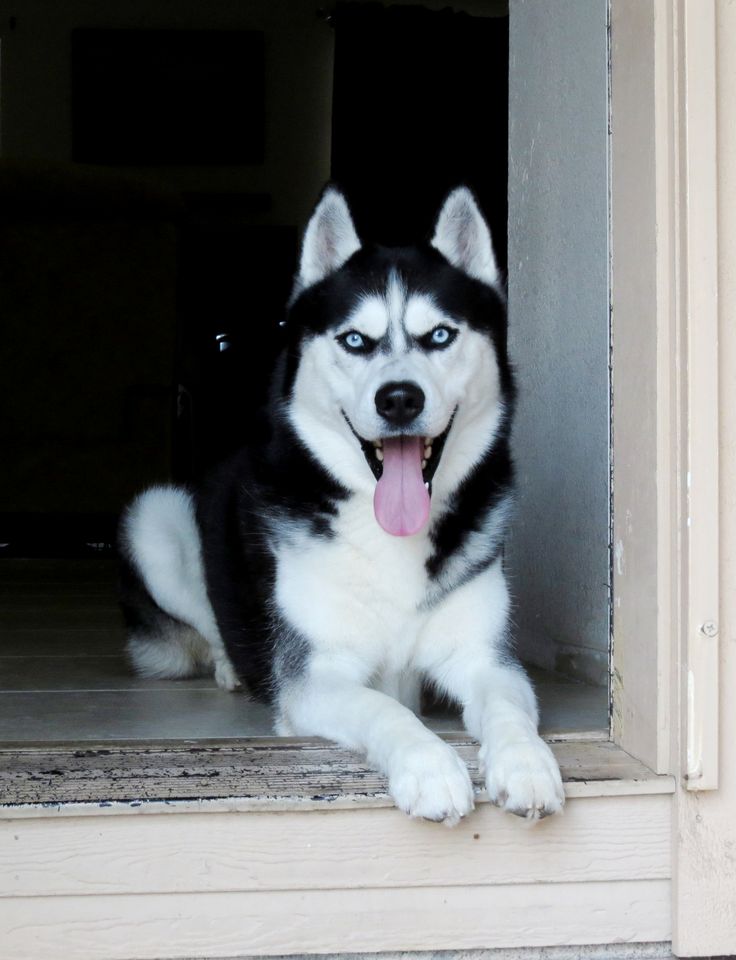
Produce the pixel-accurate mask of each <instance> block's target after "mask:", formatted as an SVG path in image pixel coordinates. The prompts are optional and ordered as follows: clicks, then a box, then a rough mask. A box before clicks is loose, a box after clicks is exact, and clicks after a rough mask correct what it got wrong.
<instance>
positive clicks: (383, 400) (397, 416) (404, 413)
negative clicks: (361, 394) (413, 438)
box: [376, 380, 424, 427]
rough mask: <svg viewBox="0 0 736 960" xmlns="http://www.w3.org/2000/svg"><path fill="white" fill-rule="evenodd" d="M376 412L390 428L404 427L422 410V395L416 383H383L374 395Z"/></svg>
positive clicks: (405, 381) (406, 381) (407, 381)
mask: <svg viewBox="0 0 736 960" xmlns="http://www.w3.org/2000/svg"><path fill="white" fill-rule="evenodd" d="M376 410H378V412H379V413H380V415H381V416H382V417H383V419H384V420H386V421H387V422H388V423H390V424H391V426H392V427H405V426H406V425H407V424H409V423H411V422H412V420H416V418H417V417H418V416H419V414H420V413H421V412H422V410H424V394H423V393H422V391H421V389H420V388H419V387H418V386H417V385H416V383H411V382H410V381H409V380H402V381H401V382H400V383H385V384H384V385H383V386H382V387H381V389H380V390H379V391H378V392H377V393H376Z"/></svg>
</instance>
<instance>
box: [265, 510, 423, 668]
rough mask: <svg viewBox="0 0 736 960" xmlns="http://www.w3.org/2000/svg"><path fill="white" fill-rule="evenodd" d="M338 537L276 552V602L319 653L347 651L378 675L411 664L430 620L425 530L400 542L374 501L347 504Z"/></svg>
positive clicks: (293, 542) (289, 544)
mask: <svg viewBox="0 0 736 960" xmlns="http://www.w3.org/2000/svg"><path fill="white" fill-rule="evenodd" d="M334 531H335V536H334V537H332V538H330V539H324V538H315V537H311V536H309V535H308V534H307V533H303V534H299V535H298V536H296V537H290V538H289V539H288V541H286V540H285V541H284V542H282V544H281V546H280V547H279V548H278V550H277V563H276V601H277V604H278V607H279V609H280V610H281V612H282V613H283V614H284V615H285V616H286V618H287V619H288V620H289V622H290V623H292V624H293V625H294V626H295V627H296V628H297V629H298V630H299V631H300V632H301V633H303V634H304V635H305V636H306V638H307V639H308V641H309V643H310V646H311V647H312V649H313V650H314V652H315V653H318V652H325V653H327V652H329V653H330V654H331V655H333V654H338V655H339V653H340V652H341V651H342V652H344V653H346V654H350V655H353V656H357V657H358V659H359V660H360V661H361V662H362V663H363V664H364V665H365V666H366V667H368V665H369V663H370V664H371V669H377V668H380V667H382V666H385V665H387V664H388V663H389V662H391V663H392V665H393V666H395V667H397V668H399V669H400V668H401V666H402V663H403V664H405V663H407V662H409V661H410V660H411V656H412V651H413V648H414V646H415V644H416V641H417V638H418V636H419V633H420V630H421V628H422V626H423V624H424V622H425V621H426V613H424V612H422V610H421V608H422V605H423V604H424V602H425V601H426V598H427V595H428V589H429V580H428V577H427V572H426V567H425V564H426V560H427V558H428V556H429V554H430V551H431V544H430V541H429V537H428V535H427V533H426V531H423V532H422V533H420V534H417V535H415V536H413V537H393V536H391V535H390V534H388V533H386V532H385V531H384V530H382V529H381V528H380V527H379V525H378V523H377V522H376V519H375V516H374V513H373V507H372V504H371V502H370V499H369V498H367V497H365V496H361V495H356V496H353V497H351V498H350V500H348V501H347V502H346V503H344V504H341V506H340V513H339V516H338V518H337V520H336V521H335V523H334Z"/></svg>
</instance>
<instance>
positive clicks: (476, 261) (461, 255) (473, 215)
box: [431, 187, 501, 287]
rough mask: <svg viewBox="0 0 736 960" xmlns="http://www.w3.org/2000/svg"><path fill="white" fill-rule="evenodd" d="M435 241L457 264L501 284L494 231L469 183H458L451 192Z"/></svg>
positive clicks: (488, 280) (438, 224)
mask: <svg viewBox="0 0 736 960" xmlns="http://www.w3.org/2000/svg"><path fill="white" fill-rule="evenodd" d="M431 243H432V246H433V247H434V248H435V249H437V250H439V252H440V253H441V254H442V256H443V257H445V259H446V260H449V261H450V263H451V264H452V265H453V266H454V267H457V268H458V269H460V270H462V271H464V272H465V273H467V274H468V275H469V276H471V277H475V279H476V280H482V281H483V283H487V284H489V285H490V286H492V287H500V286H501V277H500V274H499V270H498V265H497V263H496V258H495V256H494V254H493V243H492V241H491V231H490V230H489V228H488V224H487V223H486V221H485V218H484V217H483V214H482V213H481V212H480V210H479V209H478V204H477V203H476V201H475V197H474V196H473V194H472V193H471V192H470V190H468V188H467V187H457V189H455V190H453V191H452V193H450V194H449V195H448V197H447V199H446V200H445V202H444V204H443V205H442V209H441V210H440V212H439V216H438V217H437V223H436V224H435V228H434V236H433V237H432V241H431Z"/></svg>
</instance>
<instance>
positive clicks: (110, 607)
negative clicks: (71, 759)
mask: <svg viewBox="0 0 736 960" xmlns="http://www.w3.org/2000/svg"><path fill="white" fill-rule="evenodd" d="M114 583H115V578H114V564H113V563H112V562H111V561H109V560H107V559H100V560H70V561H51V560H40V561H39V560H0V742H1V743H7V742H10V741H24V742H31V741H40V742H43V741H75V740H96V741H100V740H137V739H142V740H149V739H152V740H161V739H196V738H208V739H209V738H213V739H225V738H231V737H246V736H268V735H271V734H272V728H271V715H270V711H269V709H268V708H267V707H265V706H263V705H261V704H257V703H253V702H252V701H250V700H248V698H247V696H246V695H244V694H242V693H225V692H223V691H221V690H218V689H217V687H216V686H215V684H214V681H213V680H210V679H197V680H186V681H181V680H170V681H169V680H159V681H153V680H142V679H139V678H138V677H136V676H135V675H134V674H133V673H132V671H131V670H130V668H129V666H128V664H127V662H126V660H125V657H124V655H123V641H124V633H123V629H122V625H121V621H120V616H119V613H118V610H117V606H116V602H115V585H114ZM532 672H533V676H534V680H535V686H536V689H537V694H538V696H539V700H540V705H541V711H542V728H543V730H544V731H545V732H546V733H586V734H587V733H593V732H596V731H605V730H607V726H608V704H607V693H606V691H605V690H604V689H602V688H599V687H591V686H587V685H586V684H581V683H574V682H571V681H567V680H564V679H561V678H556V677H552V676H550V675H547V674H544V673H542V672H540V671H532ZM429 722H430V724H431V726H432V727H433V728H435V729H438V730H445V731H451V730H457V729H459V724H458V720H457V718H456V717H454V716H451V715H446V716H437V717H433V718H432V719H431V720H430V721H429Z"/></svg>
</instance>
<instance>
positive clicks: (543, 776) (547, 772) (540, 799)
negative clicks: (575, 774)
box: [480, 737, 565, 820]
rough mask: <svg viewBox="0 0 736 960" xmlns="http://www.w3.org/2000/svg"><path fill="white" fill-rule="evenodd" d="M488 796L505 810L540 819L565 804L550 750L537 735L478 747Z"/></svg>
mask: <svg viewBox="0 0 736 960" xmlns="http://www.w3.org/2000/svg"><path fill="white" fill-rule="evenodd" d="M480 761H481V769H482V770H485V773H486V787H487V789H488V799H489V800H490V801H491V803H495V804H496V806H497V807H503V809H504V810H506V811H507V812H508V813H514V814H516V816H518V817H525V818H526V819H527V820H541V819H542V817H548V816H550V814H553V813H559V812H560V810H562V808H563V806H564V804H565V794H564V791H563V788H562V777H561V776H560V768H559V767H558V765H557V761H556V760H555V757H554V754H553V753H552V751H551V750H550V748H549V747H548V746H547V744H546V743H545V742H544V740H542V739H541V738H540V737H535V738H534V739H533V740H527V741H521V742H517V743H509V744H507V745H505V746H503V747H501V748H500V749H498V750H496V751H491V750H490V749H489V748H488V747H485V746H484V747H482V748H481V751H480Z"/></svg>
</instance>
